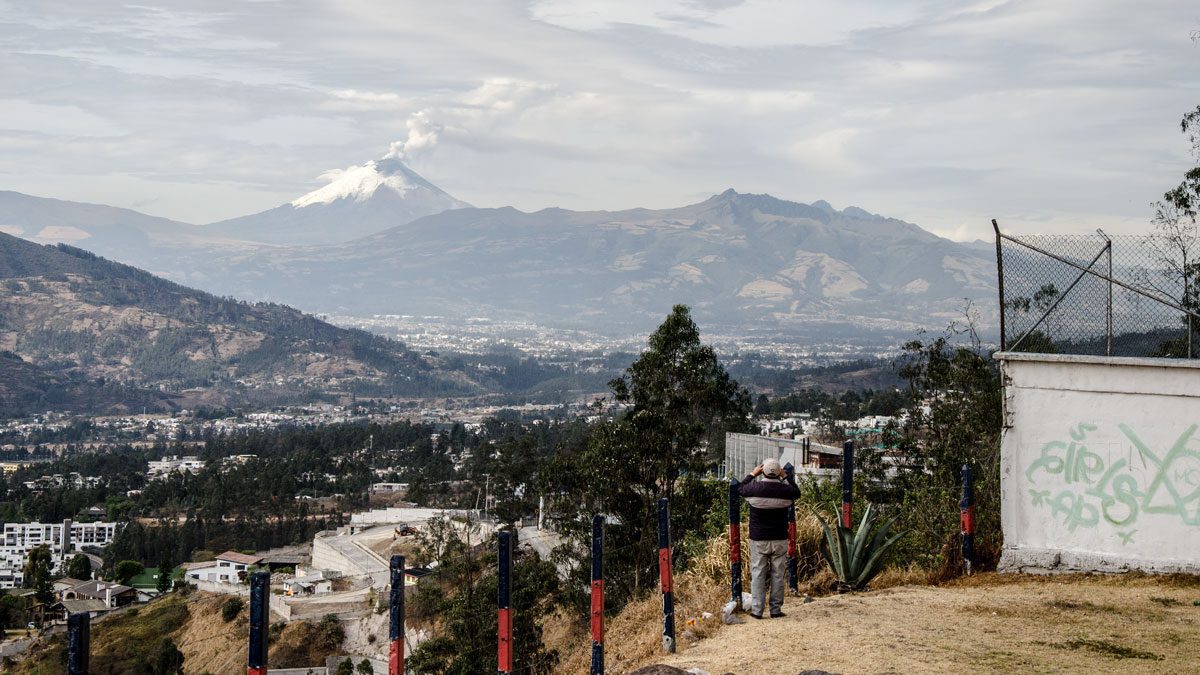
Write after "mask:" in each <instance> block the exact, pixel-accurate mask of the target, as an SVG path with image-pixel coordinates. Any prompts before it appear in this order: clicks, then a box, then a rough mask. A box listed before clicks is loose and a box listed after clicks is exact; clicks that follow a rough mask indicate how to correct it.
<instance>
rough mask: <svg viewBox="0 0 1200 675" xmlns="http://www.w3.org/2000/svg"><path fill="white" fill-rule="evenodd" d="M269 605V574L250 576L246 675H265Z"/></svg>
mask: <svg viewBox="0 0 1200 675" xmlns="http://www.w3.org/2000/svg"><path fill="white" fill-rule="evenodd" d="M270 605H271V573H270V572H255V573H254V574H251V575H250V654H249V658H248V659H247V661H246V675H267V640H268V638H269V636H270V635H269V634H270V621H269V619H268V613H269V611H270Z"/></svg>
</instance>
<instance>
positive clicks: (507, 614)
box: [496, 530, 513, 675]
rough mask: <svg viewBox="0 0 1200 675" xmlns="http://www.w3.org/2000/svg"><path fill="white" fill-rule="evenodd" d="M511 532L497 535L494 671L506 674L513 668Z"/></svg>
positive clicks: (501, 674)
mask: <svg viewBox="0 0 1200 675" xmlns="http://www.w3.org/2000/svg"><path fill="white" fill-rule="evenodd" d="M512 550H513V547H512V532H509V531H507V530H505V531H503V532H501V533H500V536H499V551H497V554H498V560H499V567H500V571H499V578H498V580H497V583H496V606H497V608H498V609H497V612H496V627H497V630H496V635H497V637H496V650H497V654H496V672H497V673H499V674H500V675H507V674H508V673H511V672H512V669H513V637H512V606H511V603H512Z"/></svg>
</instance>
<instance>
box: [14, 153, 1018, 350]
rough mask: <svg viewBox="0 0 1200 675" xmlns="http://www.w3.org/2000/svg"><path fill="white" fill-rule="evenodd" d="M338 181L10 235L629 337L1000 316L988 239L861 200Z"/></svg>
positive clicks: (382, 174)
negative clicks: (540, 202)
mask: <svg viewBox="0 0 1200 675" xmlns="http://www.w3.org/2000/svg"><path fill="white" fill-rule="evenodd" d="M327 177H328V178H329V179H330V183H329V185H327V186H326V187H324V188H321V189H319V190H316V191H314V192H312V193H309V194H308V195H305V196H303V197H300V198H298V199H296V200H295V201H293V202H291V203H289V204H285V205H282V206H280V207H277V208H275V209H271V210H268V211H264V212H262V213H259V214H255V215H250V216H245V217H242V218H235V219H233V220H227V221H223V222H221V223H215V224H211V225H203V226H198V225H188V224H184V223H179V222H175V221H170V220H166V219H161V218H153V217H151V216H146V215H144V214H140V213H136V212H133V211H128V210H124V209H113V208H110V207H104V206H96V205H89V204H75V203H71V202H60V201H56V200H48V199H39V198H34V197H28V196H26V195H19V194H17V193H0V230H4V231H8V232H12V233H14V234H18V235H20V236H24V237H31V238H35V239H36V240H38V241H69V242H70V243H72V244H74V245H77V246H82V247H85V248H88V249H90V250H94V251H96V252H98V253H101V254H103V255H106V256H109V257H112V258H114V259H116V260H120V261H122V262H126V263H130V264H133V265H137V266H139V267H144V268H146V269H148V270H150V271H152V272H155V273H158V274H161V275H163V276H166V277H168V278H171V279H173V280H175V281H179V282H181V283H186V284H188V285H192V286H197V287H199V288H203V289H205V290H207V291H210V292H213V293H217V294H220V295H231V296H235V297H242V298H250V299H255V300H268V301H272V302H283V303H287V304H292V305H295V306H297V307H300V308H302V309H304V310H307V311H315V312H331V313H339V314H349V315H359V316H362V315H372V314H436V315H439V316H450V317H454V316H460V317H464V318H465V317H469V316H486V317H491V318H506V317H513V318H523V319H527V320H531V321H534V322H538V323H542V324H546V325H553V326H565V327H579V328H587V329H591V330H600V331H604V330H609V331H612V332H614V333H622V334H627V333H628V332H630V331H639V330H645V329H647V328H650V327H652V326H653V325H655V323H656V322H657V321H660V320H661V318H662V317H663V316H664V315H665V314H666V313H667V312H668V311H669V310H670V307H671V305H673V304H675V303H680V302H682V303H686V304H689V305H691V306H692V307H693V311H694V313H695V315H696V316H697V318H698V319H700V320H702V321H704V322H707V323H719V324H723V325H726V326H735V327H736V326H740V327H744V328H747V329H754V328H760V327H771V328H774V329H779V330H791V329H799V328H803V329H804V330H805V332H806V333H808V334H814V333H819V332H820V331H821V330H822V327H823V326H828V327H833V326H839V327H841V328H840V329H841V330H846V329H847V327H849V329H851V330H860V331H871V330H892V331H895V330H901V331H911V330H915V329H917V328H921V327H942V326H945V325H946V323H947V322H948V321H949V320H950V319H951V318H952V317H954V316H956V315H958V313H959V312H960V310H961V308H962V306H963V303H964V299H969V300H972V301H976V305H977V307H980V308H982V309H984V310H985V311H984V314H983V321H984V323H985V324H990V323H992V322H993V320H992V317H993V316H994V311H988V310H990V309H991V304H993V303H991V300H992V299H993V298H994V297H995V286H996V284H995V267H994V261H993V258H992V255H991V253H990V251H989V250H988V249H987V248H986V247H984V246H980V245H978V244H977V243H976V244H959V243H956V242H953V241H950V240H947V239H943V238H941V237H938V236H935V235H933V234H931V233H929V232H927V231H925V230H923V229H921V228H920V227H918V226H916V225H913V224H911V223H906V222H904V221H900V220H896V219H893V218H886V217H883V216H879V215H875V214H872V213H869V212H867V211H865V210H862V209H859V208H855V207H849V208H846V209H844V210H837V209H834V208H833V207H831V206H830V205H829V204H827V203H825V202H820V201H819V202H815V203H813V204H801V203H796V202H789V201H784V200H781V199H777V198H775V197H771V196H769V195H753V194H742V193H738V192H735V191H733V190H727V191H725V192H723V193H721V194H719V195H715V196H713V197H711V198H709V199H707V200H705V201H702V202H700V203H697V204H691V205H688V206H682V207H679V208H674V209H661V210H649V209H632V210H627V211H616V212H609V211H588V212H581V211H568V210H564V209H556V208H551V209H545V210H542V211H537V212H534V213H525V212H522V211H518V210H516V209H513V208H507V207H506V208H494V209H483V208H471V207H469V206H468V205H467V204H466V203H465V202H462V201H460V200H457V199H455V198H454V197H452V196H450V195H448V194H446V193H445V192H444V191H442V190H440V189H438V188H437V187H436V186H433V185H432V184H430V183H429V182H428V181H426V180H424V179H423V178H421V177H420V176H418V175H417V174H416V173H414V172H412V170H411V169H409V168H408V167H406V166H405V165H404V164H403V163H402V162H401V161H400V160H399V159H397V158H384V159H380V160H376V161H373V162H368V163H367V164H364V165H362V166H359V167H354V168H351V169H347V170H343V171H338V172H333V173H331V174H330V175H328V176H327ZM986 327H987V326H986V325H985V328H986Z"/></svg>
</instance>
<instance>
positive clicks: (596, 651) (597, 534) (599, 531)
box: [591, 514, 604, 675]
mask: <svg viewBox="0 0 1200 675" xmlns="http://www.w3.org/2000/svg"><path fill="white" fill-rule="evenodd" d="M591 673H592V675H604V516H602V515H600V514H596V515H594V516H592V669H591Z"/></svg>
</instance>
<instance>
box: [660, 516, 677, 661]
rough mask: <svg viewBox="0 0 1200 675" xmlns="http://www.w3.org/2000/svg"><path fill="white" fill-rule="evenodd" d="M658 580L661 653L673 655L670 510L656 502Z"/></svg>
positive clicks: (673, 619)
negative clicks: (661, 623)
mask: <svg viewBox="0 0 1200 675" xmlns="http://www.w3.org/2000/svg"><path fill="white" fill-rule="evenodd" d="M658 580H659V585H660V586H661V587H662V608H663V609H662V611H663V634H662V641H663V651H664V652H666V653H668V654H674V653H675V596H674V593H673V592H672V590H671V580H672V575H671V509H670V506H669V505H668V503H667V500H666V498H663V499H659V500H658Z"/></svg>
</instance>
